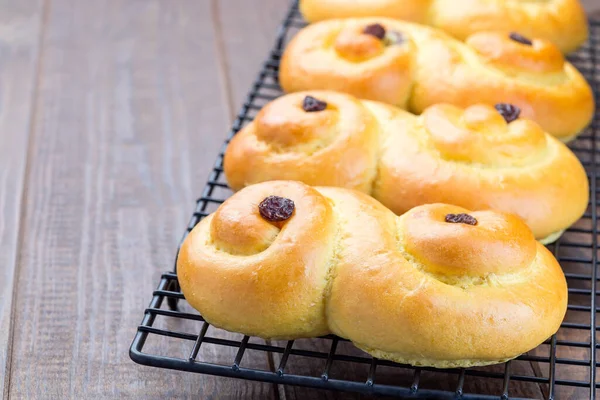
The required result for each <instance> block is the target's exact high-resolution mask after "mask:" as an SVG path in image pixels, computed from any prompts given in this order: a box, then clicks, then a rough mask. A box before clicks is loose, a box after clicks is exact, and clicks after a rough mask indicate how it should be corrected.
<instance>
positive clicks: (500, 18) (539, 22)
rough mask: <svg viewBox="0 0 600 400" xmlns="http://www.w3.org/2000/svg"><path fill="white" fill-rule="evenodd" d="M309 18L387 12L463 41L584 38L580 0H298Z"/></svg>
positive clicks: (567, 43) (571, 45)
mask: <svg viewBox="0 0 600 400" xmlns="http://www.w3.org/2000/svg"><path fill="white" fill-rule="evenodd" d="M300 11H301V12H302V14H303V15H304V17H305V18H306V19H307V20H308V21H310V22H315V21H322V20H326V19H335V18H356V17H388V18H393V19H399V20H404V21H410V22H416V23H419V24H425V25H430V26H433V27H436V28H439V29H441V30H444V31H445V32H447V33H448V34H450V35H452V36H454V37H456V38H458V39H460V40H464V39H466V38H467V37H468V36H470V35H472V34H473V33H477V32H481V31H489V30H494V31H496V30H497V31H502V32H519V33H521V34H523V35H525V36H529V37H538V38H542V39H546V40H549V41H551V42H553V43H555V44H556V45H557V46H558V48H560V49H561V51H562V52H570V51H573V50H575V49H576V48H577V47H579V46H580V45H581V44H582V43H583V42H585V41H586V40H587V37H588V26H587V18H586V14H585V10H584V9H583V7H582V5H581V3H580V1H579V0H540V1H535V0H534V1H516V0H492V1H490V0H461V1H455V0H355V1H351V2H350V1H343V0H301V1H300Z"/></svg>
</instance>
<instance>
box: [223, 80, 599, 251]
mask: <svg viewBox="0 0 600 400" xmlns="http://www.w3.org/2000/svg"><path fill="white" fill-rule="evenodd" d="M307 97H311V98H314V99H318V100H320V101H322V102H324V103H326V107H325V108H324V109H323V110H322V111H318V112H307V111H304V109H303V101H304V99H306V98H307ZM513 117H514V115H513ZM224 171H225V176H226V178H227V181H228V183H229V185H230V187H231V188H232V189H234V190H240V189H242V188H243V187H245V186H248V185H252V184H255V183H259V182H264V181H270V180H296V181H301V182H304V183H306V184H308V185H313V186H336V187H344V188H348V189H354V190H358V191H360V192H363V193H366V194H369V195H371V196H373V197H374V198H376V199H377V200H379V201H381V202H382V203H383V204H384V205H385V206H386V207H388V208H389V209H390V210H391V211H393V212H394V213H395V214H398V215H400V214H403V213H405V212H407V211H409V210H410V209H412V208H414V207H416V206H419V205H422V204H428V203H438V202H442V203H448V204H455V205H457V206H461V207H464V208H466V209H469V210H486V209H494V210H499V211H504V212H509V213H512V214H516V215H518V216H520V217H521V218H522V219H523V220H524V221H525V222H526V224H527V225H528V226H529V227H530V229H531V230H532V231H533V233H534V235H535V237H536V238H537V239H539V240H542V241H544V242H548V241H553V240H556V239H557V238H558V237H559V236H560V234H561V233H562V231H564V230H565V229H566V228H568V227H569V226H570V225H572V224H573V223H575V222H576V221H577V220H578V219H579V218H580V217H581V216H582V215H583V213H584V212H585V210H586V208H587V204H588V198H589V193H588V179H587V176H586V173H585V170H584V168H583V166H582V165H581V163H580V162H579V160H578V159H577V157H576V156H575V155H574V154H573V153H572V152H571V151H570V150H569V149H568V148H567V147H566V146H565V145H564V144H563V143H561V142H560V141H559V140H557V139H556V138H554V137H552V136H551V135H549V134H547V133H545V132H544V131H543V130H542V129H541V128H540V126H539V125H538V124H536V123H535V122H533V121H531V120H528V119H526V118H516V119H515V120H513V121H511V122H507V121H506V120H505V118H504V117H503V116H502V115H501V114H500V112H499V111H498V110H497V109H496V108H494V107H491V106H487V105H473V106H470V107H467V108H466V109H462V108H459V107H456V106H452V105H449V104H438V105H435V106H431V107H429V108H427V109H426V110H425V112H424V113H423V114H422V115H420V116H416V115H413V114H410V113H408V112H406V111H403V110H400V109H398V108H396V107H392V106H389V105H387V104H383V103H378V102H373V101H366V100H359V99H357V98H355V97H352V96H350V95H347V94H343V93H338V92H331V91H310V92H298V93H292V94H288V95H285V96H282V97H280V98H278V99H276V100H274V101H272V102H271V103H269V104H267V105H266V106H265V107H264V108H263V109H262V110H261V111H260V112H259V114H258V115H257V117H256V119H255V120H254V121H252V122H251V123H249V124H248V125H246V126H245V127H244V128H243V129H242V130H241V131H240V132H239V133H238V134H237V135H235V136H234V138H233V139H232V141H231V142H230V144H229V145H228V147H227V149H226V151H225V159H224Z"/></svg>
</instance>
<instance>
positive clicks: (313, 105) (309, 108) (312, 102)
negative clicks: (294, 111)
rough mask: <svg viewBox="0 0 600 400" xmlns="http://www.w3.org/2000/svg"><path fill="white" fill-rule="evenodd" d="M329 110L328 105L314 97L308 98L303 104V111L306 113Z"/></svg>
mask: <svg viewBox="0 0 600 400" xmlns="http://www.w3.org/2000/svg"><path fill="white" fill-rule="evenodd" d="M326 108H327V103H326V102H324V101H321V100H319V99H315V98H314V97H312V96H306V97H305V98H304V101H303V102H302V109H303V110H304V111H306V112H315V111H323V110H324V109H326Z"/></svg>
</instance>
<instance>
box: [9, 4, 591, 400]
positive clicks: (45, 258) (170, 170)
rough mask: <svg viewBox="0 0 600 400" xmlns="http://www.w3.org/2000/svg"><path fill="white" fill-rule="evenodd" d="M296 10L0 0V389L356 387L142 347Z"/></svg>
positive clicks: (149, 394) (240, 391) (192, 393)
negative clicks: (286, 378)
mask: <svg viewBox="0 0 600 400" xmlns="http://www.w3.org/2000/svg"><path fill="white" fill-rule="evenodd" d="M587 3H589V4H588V6H589V7H590V9H592V8H593V7H595V8H596V9H600V1H598V0H588V1H587ZM287 7H288V1H286V0H220V1H217V0H212V1H211V0H93V1H91V0H90V1H84V0H79V1H77V0H0V392H1V393H2V395H3V398H9V397H10V398H11V399H31V398H52V399H64V398H76V399H84V398H156V399H165V398H204V399H207V398H241V397H248V398H257V399H276V398H289V399H291V398H294V399H296V398H298V399H301V398H307V397H310V398H346V396H343V395H335V394H333V393H329V392H320V391H314V390H306V389H295V388H281V387H279V388H278V387H276V386H275V385H270V384H266V383H265V384H263V383H255V382H246V381H238V380H231V379H226V378H216V377H209V376H200V375H195V374H188V373H180V372H173V371H163V370H157V369H153V368H148V367H142V366H138V365H136V364H134V363H133V362H132V361H130V359H129V356H128V348H129V345H130V343H131V340H132V338H133V335H134V333H135V329H136V326H137V324H138V323H139V322H140V320H141V317H142V314H141V312H142V310H143V308H144V307H146V305H147V303H148V301H149V299H150V298H149V295H150V293H151V291H152V289H153V288H154V287H155V285H156V283H157V282H158V277H159V275H160V273H161V272H163V271H164V270H165V269H167V268H168V267H169V266H170V265H171V263H172V260H173V256H174V251H175V248H176V245H177V241H178V240H179V238H180V235H181V233H182V232H183V230H184V228H185V225H186V223H187V220H188V216H189V214H190V212H191V210H192V208H193V205H194V199H195V198H196V197H197V196H198V195H199V193H200V190H201V188H202V187H203V186H204V182H205V179H206V177H207V175H208V172H209V170H210V168H211V166H212V164H213V162H214V159H215V155H216V152H217V149H218V148H219V147H220V145H221V143H222V141H223V139H224V137H225V135H226V132H227V130H228V129H229V126H230V124H231V122H232V117H233V115H234V113H235V111H236V109H237V108H238V107H239V106H240V104H241V102H242V99H243V98H244V96H245V93H246V91H247V90H248V88H249V86H250V83H251V82H252V80H253V78H254V76H255V74H256V72H257V71H258V68H259V65H260V63H261V61H262V60H263V59H264V57H265V56H266V54H267V50H268V49H269V48H270V46H271V45H272V44H273V39H274V34H275V28H276V26H277V25H278V23H279V21H280V20H281V18H282V17H283V15H284V12H285V10H286V9H287ZM253 362H254V361H253ZM256 362H257V363H263V362H266V361H265V360H256Z"/></svg>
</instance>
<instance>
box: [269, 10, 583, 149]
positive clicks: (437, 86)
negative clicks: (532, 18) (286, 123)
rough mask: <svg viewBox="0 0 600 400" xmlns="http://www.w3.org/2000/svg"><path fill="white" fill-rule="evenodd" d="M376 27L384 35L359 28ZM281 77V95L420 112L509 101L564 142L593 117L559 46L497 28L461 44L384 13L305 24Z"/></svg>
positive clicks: (580, 78)
mask: <svg viewBox="0 0 600 400" xmlns="http://www.w3.org/2000/svg"><path fill="white" fill-rule="evenodd" d="M372 24H381V25H382V26H383V27H384V28H385V29H386V32H387V34H386V36H385V37H384V39H379V38H377V37H375V36H373V35H370V34H367V33H364V30H365V28H366V27H367V26H369V25H372ZM279 78H280V83H281V86H282V88H283V89H284V90H285V91H286V92H297V91H305V90H322V89H326V90H336V91H341V92H345V93H348V94H351V95H353V96H355V97H358V98H360V99H366V100H375V101H380V102H384V103H388V104H392V105H395V106H398V107H401V108H407V109H409V110H411V111H412V112H415V113H421V112H422V111H423V110H424V109H425V108H427V107H429V106H431V105H434V104H438V103H450V104H454V105H457V106H460V107H467V106H470V105H473V104H479V103H484V104H488V105H494V104H497V103H510V104H514V105H516V106H518V107H519V108H520V109H521V110H522V115H523V116H525V117H527V118H531V119H533V120H534V121H536V122H537V123H539V124H540V125H541V126H542V128H543V129H544V130H545V131H546V132H548V133H550V134H552V135H554V136H556V137H558V138H560V139H561V140H563V141H567V140H570V139H573V138H574V137H575V136H576V135H577V134H578V133H580V132H581V131H582V130H583V129H584V128H585V127H586V126H587V125H588V124H589V123H590V121H591V119H592V117H593V113H594V107H595V106H594V97H593V93H592V90H591V88H590V86H589V85H588V83H587V82H586V81H585V79H584V78H583V76H582V75H581V74H580V73H579V72H578V71H577V69H575V68H574V67H573V66H572V65H571V64H570V63H569V62H567V61H566V60H565V58H564V56H563V55H562V54H561V52H560V51H559V50H558V49H557V47H556V46H555V45H553V44H551V43H550V42H549V41H547V40H544V39H535V38H532V39H531V45H529V44H525V43H522V42H519V41H516V40H514V39H511V37H510V36H509V34H508V33H506V32H502V31H494V32H480V33H476V34H474V35H471V36H469V37H468V38H466V42H460V41H458V40H456V39H453V38H451V37H450V36H448V35H447V34H445V33H443V32H442V31H439V30H435V29H431V28H427V27H424V26H420V25H414V24H410V23H405V22H400V21H397V20H391V19H387V18H357V19H333V20H328V21H323V22H319V23H315V24H312V25H309V26H308V27H306V28H304V29H302V30H301V31H300V32H299V33H298V34H297V35H296V36H295V37H294V38H293V39H292V41H291V42H290V43H289V45H288V47H287V48H286V50H285V52H284V55H283V57H282V60H281V65H280V70H279Z"/></svg>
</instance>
